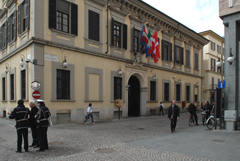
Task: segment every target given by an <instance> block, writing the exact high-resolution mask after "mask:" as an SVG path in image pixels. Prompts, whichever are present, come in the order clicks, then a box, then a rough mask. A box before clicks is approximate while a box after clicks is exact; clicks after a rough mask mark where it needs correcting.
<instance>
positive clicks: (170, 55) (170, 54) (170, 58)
mask: <svg viewBox="0 0 240 161" xmlns="http://www.w3.org/2000/svg"><path fill="white" fill-rule="evenodd" d="M168 53H169V61H172V43H169V51H168Z"/></svg>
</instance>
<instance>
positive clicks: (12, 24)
mask: <svg viewBox="0 0 240 161" xmlns="http://www.w3.org/2000/svg"><path fill="white" fill-rule="evenodd" d="M16 16H17V11H14V13H13V14H12V15H11V16H10V17H8V42H11V41H13V40H15V39H16V35H17V33H16V27H17V19H16Z"/></svg>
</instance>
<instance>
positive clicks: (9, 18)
mask: <svg viewBox="0 0 240 161" xmlns="http://www.w3.org/2000/svg"><path fill="white" fill-rule="evenodd" d="M10 22H11V16H10V17H8V32H7V33H8V34H7V35H8V42H10V40H11V39H10V31H11V28H10ZM12 34H13V33H12Z"/></svg>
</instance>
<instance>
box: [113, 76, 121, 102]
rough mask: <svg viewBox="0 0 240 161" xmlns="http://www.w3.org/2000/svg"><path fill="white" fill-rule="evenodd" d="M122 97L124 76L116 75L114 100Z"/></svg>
mask: <svg viewBox="0 0 240 161" xmlns="http://www.w3.org/2000/svg"><path fill="white" fill-rule="evenodd" d="M115 99H122V78H121V77H114V100H115Z"/></svg>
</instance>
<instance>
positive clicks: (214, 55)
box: [199, 30, 225, 103]
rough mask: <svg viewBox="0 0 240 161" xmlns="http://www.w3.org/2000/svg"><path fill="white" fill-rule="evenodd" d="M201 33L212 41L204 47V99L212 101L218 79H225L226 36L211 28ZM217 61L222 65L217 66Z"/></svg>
mask: <svg viewBox="0 0 240 161" xmlns="http://www.w3.org/2000/svg"><path fill="white" fill-rule="evenodd" d="M199 34H200V35H202V36H203V37H205V38H206V39H208V40H209V41H210V42H209V43H208V44H207V45H205V46H204V47H203V53H204V54H203V73H204V74H203V76H204V79H203V100H205V101H209V102H210V103H212V102H213V101H214V100H215V89H216V88H217V87H218V81H223V80H224V69H223V67H224V62H225V61H224V60H225V57H224V53H223V51H224V38H222V37H221V36H219V35H218V34H216V33H215V32H213V31H211V30H208V31H204V32H201V33H199ZM217 61H220V62H221V63H222V66H221V67H217V66H216V63H217Z"/></svg>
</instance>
